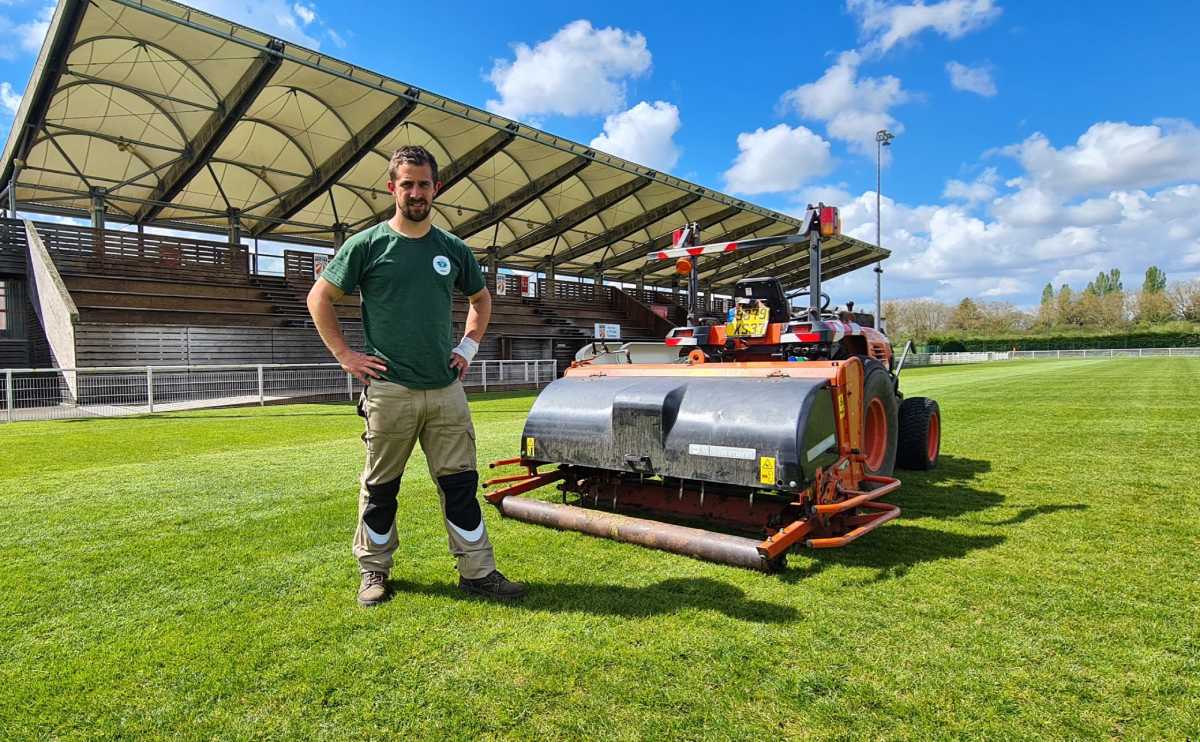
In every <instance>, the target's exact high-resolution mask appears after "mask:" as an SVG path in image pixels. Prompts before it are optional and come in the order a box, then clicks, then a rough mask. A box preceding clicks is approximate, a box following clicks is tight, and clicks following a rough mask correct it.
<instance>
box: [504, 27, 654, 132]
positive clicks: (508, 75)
mask: <svg viewBox="0 0 1200 742" xmlns="http://www.w3.org/2000/svg"><path fill="white" fill-rule="evenodd" d="M513 53H514V56H515V59H512V60H506V59H498V60H496V61H495V63H494V65H493V66H492V70H491V72H490V73H489V74H488V80H489V81H490V82H491V83H492V84H493V85H494V86H495V87H496V91H497V92H498V93H499V94H500V98H499V99H498V100H489V101H488V102H487V107H488V109H489V110H491V111H495V112H496V113H498V114H500V115H502V116H507V117H509V118H514V119H519V118H523V117H527V116H537V115H543V114H561V115H564V116H577V115H581V114H591V115H595V114H607V113H612V112H614V111H617V110H619V109H620V108H621V107H622V106H624V105H625V85H626V81H627V80H629V79H632V78H636V77H639V76H641V75H643V74H645V73H646V71H647V70H649V69H650V51H649V50H648V49H647V48H646V38H645V37H644V36H642V35H641V34H640V33H629V32H626V31H623V30H621V29H619V28H600V29H597V28H593V27H592V24H591V23H590V22H588V21H586V20H578V21H573V22H571V23H568V24H567V25H566V26H563V27H562V28H561V29H559V30H558V32H557V33H555V34H554V36H552V37H550V38H549V39H547V40H545V41H541V42H538V43H537V44H536V45H534V46H532V47H531V46H529V45H528V44H516V45H515V46H514V47H513Z"/></svg>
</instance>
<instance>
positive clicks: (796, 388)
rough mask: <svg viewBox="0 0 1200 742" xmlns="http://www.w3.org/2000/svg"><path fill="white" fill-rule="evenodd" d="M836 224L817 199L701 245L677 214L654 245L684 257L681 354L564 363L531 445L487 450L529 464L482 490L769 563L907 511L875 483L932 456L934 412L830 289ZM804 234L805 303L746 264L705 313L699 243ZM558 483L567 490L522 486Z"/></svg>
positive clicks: (743, 562)
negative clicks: (741, 276) (834, 304)
mask: <svg viewBox="0 0 1200 742" xmlns="http://www.w3.org/2000/svg"><path fill="white" fill-rule="evenodd" d="M839 228H840V226H839V224H838V215H837V210H836V209H834V208H832V207H826V206H823V205H822V206H818V207H816V208H810V209H809V212H808V216H807V218H806V220H805V227H804V228H803V229H802V230H801V232H799V233H797V234H794V235H785V236H782V237H770V238H762V239H757V240H747V241H745V242H744V243H727V244H719V245H698V244H696V243H697V242H698V238H697V230H696V227H695V225H688V226H687V227H685V228H684V229H682V230H679V231H678V232H677V233H676V239H675V247H673V248H671V249H669V250H663V251H659V252H656V253H653V254H651V255H650V256H648V258H649V259H652V260H662V259H670V258H681V260H680V263H679V270H680V272H684V271H685V270H686V271H687V272H688V273H690V280H689V300H690V310H689V324H690V325H691V326H690V327H682V328H675V329H674V330H672V331H671V333H670V335H669V336H668V337H667V338H666V343H667V345H668V346H672V347H678V348H679V352H680V360H679V362H677V363H616V364H600V363H588V362H583V363H576V364H574V365H572V367H571V368H570V369H568V370H567V371H566V373H565V375H564V376H563V378H561V379H559V380H557V381H555V382H553V383H551V384H550V385H549V386H547V387H546V388H545V389H544V390H543V391H542V393H541V394H540V395H539V396H538V398H537V400H536V401H535V402H534V404H533V408H532V409H531V410H530V412H529V417H528V419H527V420H526V422H525V428H524V430H523V432H522V436H521V442H520V445H521V455H520V456H519V457H516V458H512V459H507V460H504V461H497V462H495V463H493V464H492V466H493V467H497V466H504V465H515V466H521V467H523V468H524V469H525V471H524V473H522V474H516V475H509V476H501V477H498V478H494V479H492V480H490V481H488V482H486V483H485V486H486V487H494V488H495V489H492V490H491V491H490V492H488V493H487V495H486V499H487V500H488V501H489V502H491V503H492V504H493V505H495V506H496V507H497V508H498V509H499V510H500V512H501V513H503V514H504V515H505V516H507V517H511V518H516V519H518V520H523V521H527V522H530V523H537V524H541V525H546V526H552V527H554V528H561V529H569V530H575V531H581V532H583V533H589V534H592V535H596V536H603V537H607V538H611V539H615V540H617V541H625V542H630V543H635V544H641V545H643V546H649V547H653V548H658V549H664V550H666V551H671V552H676V553H680V554H686V555H690V556H695V557H699V558H702V559H707V560H711V561H715V562H722V563H726V564H732V565H736V566H741V567H747V568H751V569H759V570H763V571H772V570H775V569H779V568H781V567H782V566H783V564H784V559H785V557H786V554H787V552H788V551H789V550H790V549H792V548H793V547H798V546H808V547H810V548H828V547H835V546H842V545H844V544H847V543H849V542H851V541H853V540H854V539H856V538H858V537H859V536H861V535H863V534H865V533H868V532H870V531H871V530H873V529H875V528H877V527H878V526H880V525H882V524H883V523H886V522H887V521H889V520H891V519H893V518H895V517H896V516H897V515H899V514H900V509H899V508H898V507H896V506H895V505H892V504H889V503H885V502H882V501H881V500H880V498H882V497H883V496H884V495H887V494H888V493H890V492H893V491H895V490H896V489H897V488H898V487H899V486H900V482H899V480H897V479H894V478H893V477H892V476H891V474H892V469H893V467H894V466H895V464H896V461H897V455H899V460H900V463H901V464H902V465H904V466H906V467H908V468H916V469H928V468H932V467H933V466H934V465H935V464H936V462H937V459H938V450H939V446H940V428H941V425H940V413H939V411H938V408H937V403H936V402H933V401H932V400H928V399H924V398H910V399H905V400H903V401H901V398H900V394H899V391H898V384H897V377H896V375H895V374H894V373H892V365H893V357H892V352H891V345H890V343H889V342H888V340H887V338H886V336H884V335H883V333H881V332H879V331H878V330H876V329H874V328H870V327H863V326H861V325H859V324H857V323H853V322H847V321H845V320H846V319H848V317H847V315H846V314H845V313H842V314H841V315H838V314H836V313H830V312H828V311H825V309H826V307H824V306H822V303H821V302H820V299H821V298H822V294H821V291H820V271H819V270H818V266H820V251H821V240H822V239H823V238H828V237H832V236H834V235H836V234H837V233H838V231H839ZM805 243H806V244H807V246H808V249H809V257H810V267H811V270H810V286H809V296H810V302H809V304H810V306H809V308H808V310H807V311H805V312H802V313H798V315H797V316H793V313H792V310H791V308H790V306H789V303H788V298H787V296H786V295H785V294H784V292H783V290H782V287H781V286H780V284H779V282H778V281H777V280H775V279H749V280H743V281H741V282H739V283H738V285H737V288H736V289H735V299H736V305H735V308H734V309H731V310H730V316H729V317H728V318H727V319H728V321H727V323H726V324H724V325H722V324H716V323H705V322H703V321H701V320H700V319H699V317H698V311H697V307H698V304H697V302H696V296H697V281H696V271H695V265H696V261H697V260H698V259H699V258H700V256H702V255H705V254H708V253H713V252H728V251H730V250H736V249H753V248H757V247H766V246H769V245H779V244H805ZM824 303H825V304H826V305H827V304H828V300H827V299H826V301H825V302H824ZM901 363H902V361H901ZM898 370H899V369H898V368H897V372H898ZM543 466H551V467H553V468H551V469H548V470H546V471H541V468H542V467H543ZM552 483H558V488H559V491H560V493H561V502H548V501H544V500H539V499H533V498H529V497H524V496H522V495H524V494H525V493H528V492H530V491H532V490H536V489H538V488H541V487H543V486H546V485H549V484H552ZM685 523H688V524H691V525H684V524H685ZM696 525H703V526H705V528H697V527H693V526H696ZM709 528H715V529H720V531H732V532H739V533H750V534H754V535H755V537H746V536H742V535H732V534H731V533H723V532H718V531H715V530H709Z"/></svg>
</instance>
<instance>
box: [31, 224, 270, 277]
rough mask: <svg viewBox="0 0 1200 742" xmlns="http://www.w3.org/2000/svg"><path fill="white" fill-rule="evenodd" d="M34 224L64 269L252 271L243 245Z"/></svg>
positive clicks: (174, 273)
mask: <svg viewBox="0 0 1200 742" xmlns="http://www.w3.org/2000/svg"><path fill="white" fill-rule="evenodd" d="M34 226H35V227H36V228H37V231H38V234H39V235H41V237H42V241H43V242H44V243H45V245H46V249H47V250H49V251H50V255H51V256H53V258H54V262H55V264H56V265H58V266H59V268H60V270H62V271H63V272H76V273H79V272H85V273H86V272H97V273H100V272H103V273H112V274H114V275H122V274H130V275H140V276H154V277H161V278H177V277H184V278H186V277H189V276H196V277H206V278H226V279H231V280H238V281H243V280H245V279H246V278H247V277H248V276H249V275H250V260H249V251H248V250H247V249H246V248H245V247H244V246H242V245H228V244H225V243H222V242H208V241H203V240H190V239H183V238H180V237H170V236H167V235H158V234H145V233H143V234H139V233H137V232H119V231H116V230H111V229H104V230H95V229H92V228H91V227H75V226H70V225H65V224H47V223H44V222H38V223H35V225H34Z"/></svg>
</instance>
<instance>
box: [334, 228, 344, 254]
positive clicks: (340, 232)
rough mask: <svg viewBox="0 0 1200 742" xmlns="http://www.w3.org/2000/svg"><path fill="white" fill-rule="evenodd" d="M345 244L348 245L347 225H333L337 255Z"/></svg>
mask: <svg viewBox="0 0 1200 742" xmlns="http://www.w3.org/2000/svg"><path fill="white" fill-rule="evenodd" d="M344 244H346V225H345V224H344V223H342V222H338V223H337V224H335V225H333V251H334V252H335V253H336V252H337V251H338V249H340V248H341V246H342V245H344Z"/></svg>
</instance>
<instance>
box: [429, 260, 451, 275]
mask: <svg viewBox="0 0 1200 742" xmlns="http://www.w3.org/2000/svg"><path fill="white" fill-rule="evenodd" d="M433 269H434V270H435V271H437V274H438V275H439V276H448V275H450V258H447V257H446V256H445V255H438V256H437V257H435V258H434V259H433Z"/></svg>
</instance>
